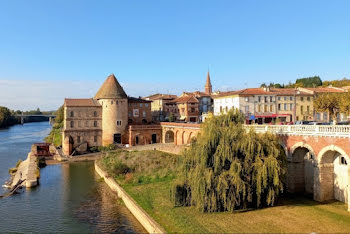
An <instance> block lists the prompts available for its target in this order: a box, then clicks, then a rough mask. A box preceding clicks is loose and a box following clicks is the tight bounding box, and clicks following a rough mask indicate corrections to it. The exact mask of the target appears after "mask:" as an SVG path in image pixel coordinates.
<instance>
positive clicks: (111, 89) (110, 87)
mask: <svg viewBox="0 0 350 234" xmlns="http://www.w3.org/2000/svg"><path fill="white" fill-rule="evenodd" d="M106 98H107V99H109V98H112V99H114V98H127V96H126V94H125V92H124V89H123V87H122V86H121V85H120V84H119V82H118V80H117V79H116V78H115V76H114V74H111V75H109V76H108V77H107V79H106V80H105V82H104V83H103V84H102V86H101V88H100V89H99V90H98V92H97V94H96V96H95V99H97V100H98V99H106Z"/></svg>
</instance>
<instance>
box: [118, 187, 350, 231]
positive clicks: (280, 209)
mask: <svg viewBox="0 0 350 234" xmlns="http://www.w3.org/2000/svg"><path fill="white" fill-rule="evenodd" d="M170 186H171V181H161V182H155V183H151V184H142V185H124V186H123V187H124V189H125V190H126V191H127V192H128V193H129V194H130V195H131V196H132V197H133V198H134V199H135V200H136V202H137V203H138V204H139V205H140V206H141V207H142V208H143V209H144V210H145V211H146V212H147V213H148V214H149V215H151V216H152V217H153V218H154V219H155V220H156V221H157V222H158V223H159V224H160V225H161V226H163V227H164V228H165V230H166V231H167V232H180V233H193V232H196V233H198V232H200V233H208V232H211V233H214V232H215V233H218V232H220V233H222V232H230V233H232V232H236V233H237V232H239V233H252V232H254V233H257V232H258V233H271V232H274V233H276V232H277V233H280V232H285V233H306V232H307V233H310V232H317V233H321V232H322V233H335V232H338V233H339V232H342V233H349V232H350V213H349V212H348V211H347V206H346V204H344V203H341V202H332V203H328V204H322V203H318V202H316V201H313V200H311V199H308V198H303V197H296V198H292V197H285V198H282V199H281V200H280V202H279V204H277V206H275V207H269V208H264V209H257V210H250V211H241V212H234V213H228V212H223V213H201V212H199V211H198V210H197V209H195V208H194V207H175V208H174V207H173V205H172V202H171V201H170V199H169V189H170Z"/></svg>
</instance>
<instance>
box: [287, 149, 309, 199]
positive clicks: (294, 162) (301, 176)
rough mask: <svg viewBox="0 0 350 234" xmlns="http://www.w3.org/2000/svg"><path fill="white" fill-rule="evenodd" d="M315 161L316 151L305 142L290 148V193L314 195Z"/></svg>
mask: <svg viewBox="0 0 350 234" xmlns="http://www.w3.org/2000/svg"><path fill="white" fill-rule="evenodd" d="M314 159H315V153H314V150H313V149H312V147H311V146H310V145H308V144H306V143H304V142H298V143H296V144H294V145H293V146H292V147H291V148H290V154H289V157H288V168H287V170H288V171H287V173H288V177H287V189H288V192H292V193H303V194H304V193H306V194H313V192H314Z"/></svg>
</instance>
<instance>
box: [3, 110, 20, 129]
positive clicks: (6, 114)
mask: <svg viewBox="0 0 350 234" xmlns="http://www.w3.org/2000/svg"><path fill="white" fill-rule="evenodd" d="M16 123H17V120H16V119H15V117H14V116H13V114H12V112H11V111H10V110H9V109H8V108H7V107H3V106H0V128H3V127H8V126H11V125H14V124H16Z"/></svg>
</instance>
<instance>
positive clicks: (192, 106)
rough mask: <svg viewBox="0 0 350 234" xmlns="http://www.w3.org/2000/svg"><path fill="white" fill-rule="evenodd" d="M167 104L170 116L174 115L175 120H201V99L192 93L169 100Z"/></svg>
mask: <svg viewBox="0 0 350 234" xmlns="http://www.w3.org/2000/svg"><path fill="white" fill-rule="evenodd" d="M166 106H167V108H166V110H167V112H168V113H169V116H170V115H172V116H173V117H174V121H183V122H198V121H199V101H198V99H197V98H196V97H194V96H192V95H190V96H181V97H178V98H176V99H174V100H172V101H170V102H168V103H167V104H166ZM169 119H170V117H169Z"/></svg>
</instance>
